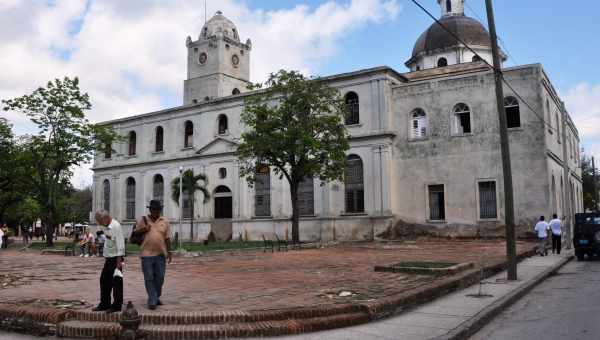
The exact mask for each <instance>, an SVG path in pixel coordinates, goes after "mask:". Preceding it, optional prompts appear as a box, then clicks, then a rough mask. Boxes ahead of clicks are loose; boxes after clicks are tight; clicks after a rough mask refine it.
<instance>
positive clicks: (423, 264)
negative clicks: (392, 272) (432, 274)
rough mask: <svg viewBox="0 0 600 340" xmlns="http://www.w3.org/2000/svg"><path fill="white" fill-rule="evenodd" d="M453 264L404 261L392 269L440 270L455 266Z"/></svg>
mask: <svg viewBox="0 0 600 340" xmlns="http://www.w3.org/2000/svg"><path fill="white" fill-rule="evenodd" d="M457 264H458V263H453V262H427V261H406V262H400V263H398V264H395V265H394V267H408V268H428V269H442V268H450V267H453V266H456V265H457Z"/></svg>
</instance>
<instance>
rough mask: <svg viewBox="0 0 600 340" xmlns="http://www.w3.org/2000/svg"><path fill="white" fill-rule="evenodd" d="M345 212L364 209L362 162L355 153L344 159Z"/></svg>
mask: <svg viewBox="0 0 600 340" xmlns="http://www.w3.org/2000/svg"><path fill="white" fill-rule="evenodd" d="M344 182H345V186H346V212H347V213H362V212H364V211H365V200H364V196H365V190H364V177H363V163H362V160H361V159H360V157H358V156H357V155H350V156H348V158H347V160H346V173H345V181H344Z"/></svg>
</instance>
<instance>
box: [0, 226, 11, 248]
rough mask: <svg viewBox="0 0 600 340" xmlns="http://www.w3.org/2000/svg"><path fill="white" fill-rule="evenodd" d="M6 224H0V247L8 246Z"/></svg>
mask: <svg viewBox="0 0 600 340" xmlns="http://www.w3.org/2000/svg"><path fill="white" fill-rule="evenodd" d="M8 233H9V230H8V226H7V225H6V223H4V225H3V226H2V231H1V232H0V235H2V237H1V238H0V248H4V249H6V248H8Z"/></svg>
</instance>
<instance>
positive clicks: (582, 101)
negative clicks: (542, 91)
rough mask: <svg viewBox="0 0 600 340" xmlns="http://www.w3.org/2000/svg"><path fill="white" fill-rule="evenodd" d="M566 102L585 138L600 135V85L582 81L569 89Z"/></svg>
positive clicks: (565, 97)
mask: <svg viewBox="0 0 600 340" xmlns="http://www.w3.org/2000/svg"><path fill="white" fill-rule="evenodd" d="M564 100H565V104H566V105H567V109H568V110H569V113H570V114H571V117H572V118H573V120H574V121H575V125H576V126H577V128H578V129H579V133H580V134H581V135H583V137H584V138H587V139H591V138H598V137H600V105H598V103H600V85H590V84H588V83H581V84H579V85H577V86H575V87H573V88H571V89H570V90H568V91H567V93H566V95H565V96H564Z"/></svg>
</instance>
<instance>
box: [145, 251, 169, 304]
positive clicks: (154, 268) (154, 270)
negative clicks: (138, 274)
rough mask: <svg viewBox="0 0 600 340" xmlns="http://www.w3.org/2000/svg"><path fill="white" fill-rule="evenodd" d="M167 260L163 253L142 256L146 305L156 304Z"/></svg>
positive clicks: (163, 279) (160, 291)
mask: <svg viewBox="0 0 600 340" xmlns="http://www.w3.org/2000/svg"><path fill="white" fill-rule="evenodd" d="M166 266H167V262H166V259H165V257H164V256H163V255H160V256H144V257H142V272H143V273H144V285H145V286H146V293H148V305H154V306H156V305H157V304H158V298H160V296H161V295H162V286H163V282H165V270H166Z"/></svg>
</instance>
